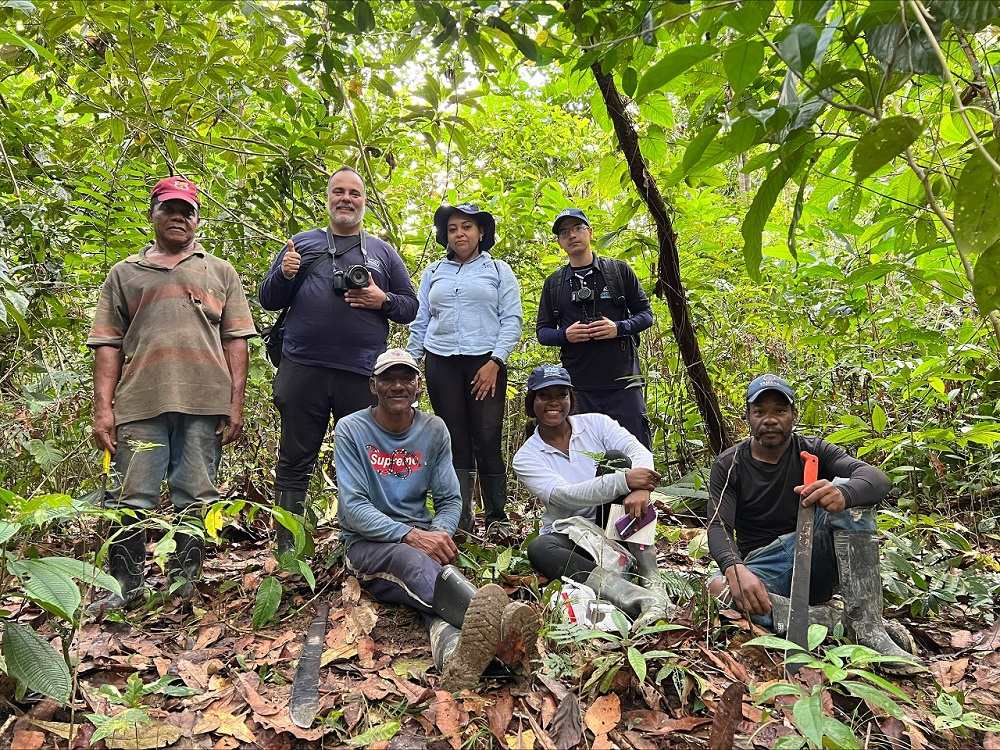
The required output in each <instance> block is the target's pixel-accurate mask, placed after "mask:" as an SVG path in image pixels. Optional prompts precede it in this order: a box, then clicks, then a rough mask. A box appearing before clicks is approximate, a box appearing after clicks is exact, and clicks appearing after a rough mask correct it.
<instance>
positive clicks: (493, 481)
mask: <svg viewBox="0 0 1000 750" xmlns="http://www.w3.org/2000/svg"><path fill="white" fill-rule="evenodd" d="M479 489H480V490H482V493H483V508H484V509H485V510H486V528H489V527H490V526H492V525H493V524H508V523H509V521H508V519H507V510H506V508H507V475H506V474H480V475H479Z"/></svg>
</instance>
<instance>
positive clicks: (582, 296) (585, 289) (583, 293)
mask: <svg viewBox="0 0 1000 750" xmlns="http://www.w3.org/2000/svg"><path fill="white" fill-rule="evenodd" d="M570 299H571V300H573V302H575V303H576V304H578V305H582V304H583V303H584V302H590V300H592V299H594V290H593V289H591V288H590V287H589V286H581V287H580V288H579V289H574V290H573V293H572V294H571V295H570Z"/></svg>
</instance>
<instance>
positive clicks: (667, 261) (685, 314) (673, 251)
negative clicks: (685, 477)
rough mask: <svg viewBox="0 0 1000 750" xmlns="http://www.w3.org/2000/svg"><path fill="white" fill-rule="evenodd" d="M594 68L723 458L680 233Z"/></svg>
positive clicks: (721, 423) (609, 81)
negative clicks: (651, 229)
mask: <svg viewBox="0 0 1000 750" xmlns="http://www.w3.org/2000/svg"><path fill="white" fill-rule="evenodd" d="M590 69H591V70H592V71H593V73H594V78H596V79H597V85H598V87H599V88H600V90H601V95H602V96H603V97H604V104H605V105H606V106H607V108H608V115H609V116H610V117H611V122H612V123H613V124H614V126H615V134H616V135H617V136H618V145H619V147H620V148H621V150H622V153H623V154H624V155H625V161H626V162H627V163H628V170H629V174H630V175H631V177H632V182H633V183H634V184H635V188H636V190H638V191H639V195H640V196H641V197H642V200H643V202H644V203H645V204H646V208H647V209H649V213H650V215H651V216H652V217H653V222H654V223H655V224H656V237H657V240H658V243H659V248H660V253H659V260H658V262H657V271H656V285H655V286H654V287H653V293H654V294H655V295H657V296H658V297H665V298H666V300H667V307H668V308H669V310H670V321H671V326H672V328H673V332H674V339H675V340H676V341H677V346H678V348H679V349H680V352H681V358H682V359H683V361H684V367H685V369H686V370H687V374H688V377H689V378H690V379H691V384H692V385H693V386H694V396H695V400H696V401H697V402H698V410H699V411H700V412H701V417H702V419H703V420H704V422H705V432H706V434H707V435H708V443H709V446H710V447H711V449H712V451H713V452H714V453H716V454H719V453H721V452H722V451H723V450H725V449H726V448H728V447H729V446H730V445H731V444H732V439H731V438H730V435H729V430H728V429H727V427H726V422H725V420H724V419H723V418H722V412H721V410H720V409H719V399H718V398H717V397H716V395H715V388H714V387H713V386H712V380H711V378H710V377H709V376H708V370H707V369H705V363H704V361H703V360H702V358H701V349H700V347H699V346H698V337H697V336H696V335H695V331H694V326H693V325H692V323H691V315H690V312H689V310H688V304H687V295H686V294H685V292H684V284H683V283H682V281H681V263H680V257H679V255H678V253H677V233H676V232H674V227H673V223H672V222H671V221H670V216H669V214H668V213H667V207H666V205H665V204H664V203H663V197H662V196H661V195H660V190H659V188H658V187H657V186H656V181H655V180H654V179H653V176H652V175H651V174H650V173H649V170H648V169H646V161H645V159H643V156H642V154H641V153H640V152H639V138H638V136H637V135H636V132H635V128H634V127H633V126H632V121H631V119H630V118H629V116H628V114H627V113H626V112H625V105H624V103H623V102H622V97H621V94H619V93H618V89H617V88H616V87H615V82H614V78H613V77H612V76H611V75H607V74H605V73H602V72H601V61H600V60H598V61H597V62H595V63H594V64H593V65H591V66H590Z"/></svg>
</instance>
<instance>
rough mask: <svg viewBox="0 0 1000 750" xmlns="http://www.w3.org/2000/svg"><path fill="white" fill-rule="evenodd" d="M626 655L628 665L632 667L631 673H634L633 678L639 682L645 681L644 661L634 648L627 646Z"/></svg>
mask: <svg viewBox="0 0 1000 750" xmlns="http://www.w3.org/2000/svg"><path fill="white" fill-rule="evenodd" d="M627 654H628V663H629V664H631V665H632V671H633V672H635V676H636V677H637V678H638V680H639V682H643V681H645V679H646V659H645V658H644V657H643V655H642V654H641V653H640V651H639V649H637V648H636V647H635V646H629V647H628V652H627Z"/></svg>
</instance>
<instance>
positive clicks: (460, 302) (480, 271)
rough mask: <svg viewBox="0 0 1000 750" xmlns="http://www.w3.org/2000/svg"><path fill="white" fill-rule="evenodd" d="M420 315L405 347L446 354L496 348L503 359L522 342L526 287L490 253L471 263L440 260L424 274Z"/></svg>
mask: <svg viewBox="0 0 1000 750" xmlns="http://www.w3.org/2000/svg"><path fill="white" fill-rule="evenodd" d="M417 299H418V300H419V302H420V306H419V308H418V310H417V319H416V320H414V321H413V322H412V323H411V324H410V341H409V343H408V344H407V346H406V350H407V351H408V352H409V353H410V354H412V355H413V357H414V359H417V360H419V359H420V358H421V357H422V356H423V355H424V351H425V350H426V351H429V352H431V353H432V354H437V355H439V356H442V357H450V356H452V355H455V354H464V355H475V354H487V353H489V352H493V356H495V357H499V358H500V359H502V360H503V361H504V362H506V361H507V358H508V357H509V356H510V353H511V352H512V351H514V347H516V346H517V343H518V341H520V340H521V326H522V324H523V322H524V318H523V316H522V313H521V291H520V289H519V288H518V285H517V279H516V278H515V277H514V272H513V271H512V270H511V269H510V266H509V265H507V264H506V263H504V262H503V261H502V260H496V259H494V258H493V257H491V256H490V254H489V253H480V254H479V256H478V257H476V258H475V260H471V261H469V262H468V263H456V262H455V261H451V260H440V261H435V262H434V263H431V264H430V265H429V266H427V268H425V269H424V273H423V276H421V277H420V290H419V292H418V294H417Z"/></svg>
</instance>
